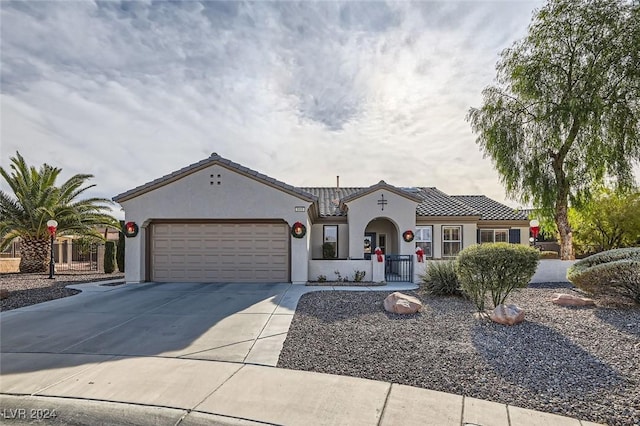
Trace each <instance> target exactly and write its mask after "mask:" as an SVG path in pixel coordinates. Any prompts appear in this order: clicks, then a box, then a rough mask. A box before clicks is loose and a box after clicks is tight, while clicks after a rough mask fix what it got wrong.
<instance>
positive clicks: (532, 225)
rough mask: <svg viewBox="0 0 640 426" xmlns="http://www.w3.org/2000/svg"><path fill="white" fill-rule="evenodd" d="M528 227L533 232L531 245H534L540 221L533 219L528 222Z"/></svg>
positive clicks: (536, 240)
mask: <svg viewBox="0 0 640 426" xmlns="http://www.w3.org/2000/svg"><path fill="white" fill-rule="evenodd" d="M529 227H530V228H531V233H532V234H533V246H534V247H535V245H536V243H537V242H538V232H540V222H538V221H537V220H536V219H533V220H532V221H531V222H529Z"/></svg>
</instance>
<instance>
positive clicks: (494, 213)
mask: <svg viewBox="0 0 640 426" xmlns="http://www.w3.org/2000/svg"><path fill="white" fill-rule="evenodd" d="M369 188H371V187H369ZM369 188H363V187H346V188H340V189H339V191H340V192H339V194H337V195H336V188H335V187H303V188H298V189H300V190H302V191H303V192H306V193H309V194H313V195H314V196H316V197H317V198H318V207H319V212H320V217H344V216H347V212H346V211H343V210H340V208H339V205H340V203H339V201H340V200H345V199H347V201H348V200H349V199H351V198H354V197H357V196H358V194H360V193H361V192H363V191H367V190H368V189H369ZM398 189H400V190H402V191H406V192H407V193H408V194H410V196H412V197H418V198H419V199H420V200H421V202H420V203H419V204H418V206H417V207H416V215H418V216H443V217H444V216H446V217H451V216H476V217H478V216H479V217H480V220H526V219H527V217H526V215H525V214H524V213H522V212H518V211H516V210H514V209H512V208H511V207H508V206H505V205H504V204H501V203H499V202H497V201H495V200H492V199H491V198H488V197H486V196H484V195H447V194H445V193H444V192H442V191H440V190H438V189H437V188H433V187H417V188H398Z"/></svg>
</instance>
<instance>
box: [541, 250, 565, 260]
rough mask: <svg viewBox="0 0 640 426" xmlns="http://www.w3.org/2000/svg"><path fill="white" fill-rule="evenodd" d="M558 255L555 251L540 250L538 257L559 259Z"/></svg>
mask: <svg viewBox="0 0 640 426" xmlns="http://www.w3.org/2000/svg"><path fill="white" fill-rule="evenodd" d="M559 258H560V255H559V254H558V252H557V251H551V250H545V251H542V252H540V259H559Z"/></svg>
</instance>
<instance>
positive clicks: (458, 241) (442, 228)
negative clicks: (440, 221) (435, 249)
mask: <svg viewBox="0 0 640 426" xmlns="http://www.w3.org/2000/svg"><path fill="white" fill-rule="evenodd" d="M445 228H457V229H458V230H459V231H460V239H459V240H445V239H444V230H445ZM463 229H464V228H463V227H462V225H442V226H441V229H440V232H441V238H440V240H441V244H442V246H441V247H440V248H441V250H442V251H441V256H442V258H445V257H447V258H451V257H457V256H458V254H459V253H460V252H461V251H462V248H463V242H464V234H463V232H462V230H463ZM445 242H446V243H458V244H459V248H458V252H457V253H456V254H454V255H445V254H444V243H445Z"/></svg>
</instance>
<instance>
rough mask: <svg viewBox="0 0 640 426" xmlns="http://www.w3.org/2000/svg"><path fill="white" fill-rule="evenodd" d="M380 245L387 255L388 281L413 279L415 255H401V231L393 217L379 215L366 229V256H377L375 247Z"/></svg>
mask: <svg viewBox="0 0 640 426" xmlns="http://www.w3.org/2000/svg"><path fill="white" fill-rule="evenodd" d="M376 247H380V249H381V250H382V253H383V254H384V255H385V256H384V259H385V268H384V269H385V280H386V281H402V282H412V281H413V257H412V256H410V255H400V254H399V253H400V232H399V230H398V226H397V225H396V223H395V222H393V221H392V220H391V219H388V218H386V217H377V218H375V219H373V220H371V221H370V222H369V223H368V224H367V226H366V228H365V230H364V257H365V259H371V256H372V255H373V256H375V248H376Z"/></svg>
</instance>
